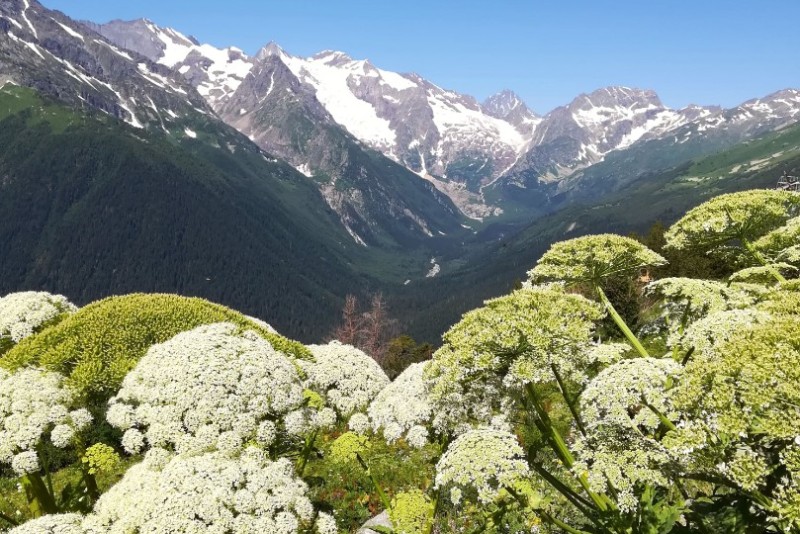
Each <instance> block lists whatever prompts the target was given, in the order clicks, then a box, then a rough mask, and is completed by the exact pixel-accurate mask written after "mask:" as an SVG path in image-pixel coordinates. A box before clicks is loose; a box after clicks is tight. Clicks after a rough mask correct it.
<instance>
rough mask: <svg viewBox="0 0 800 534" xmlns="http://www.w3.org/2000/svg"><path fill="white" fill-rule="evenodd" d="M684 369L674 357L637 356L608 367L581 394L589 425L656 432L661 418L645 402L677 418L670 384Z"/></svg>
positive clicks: (584, 416)
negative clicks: (672, 408) (670, 398)
mask: <svg viewBox="0 0 800 534" xmlns="http://www.w3.org/2000/svg"><path fill="white" fill-rule="evenodd" d="M682 370H683V367H682V366H681V365H680V364H678V363H677V362H675V361H674V360H672V359H671V358H633V359H631V360H622V361H619V362H617V363H615V364H614V365H612V366H611V367H608V368H607V369H604V370H603V371H601V372H600V373H598V375H597V376H596V377H594V378H593V379H592V381H591V382H589V385H588V386H586V389H585V390H584V391H583V393H581V398H580V404H581V413H582V415H583V419H584V420H585V422H586V426H587V428H588V429H590V431H591V429H594V428H596V427H598V426H603V425H612V426H620V427H631V426H632V427H634V428H637V429H641V430H649V431H653V430H655V429H656V428H658V426H659V425H660V424H661V421H660V419H659V417H658V415H656V414H655V413H654V412H653V411H652V410H650V409H649V408H647V407H646V406H645V405H644V403H646V404H648V405H650V406H652V407H654V408H655V409H657V410H658V411H659V413H661V414H663V415H665V416H666V417H668V418H669V417H672V418H675V417H677V414H675V413H673V412H672V410H671V409H670V407H669V403H668V399H667V385H668V382H669V381H670V380H675V379H677V378H678V377H680V375H681V371H682Z"/></svg>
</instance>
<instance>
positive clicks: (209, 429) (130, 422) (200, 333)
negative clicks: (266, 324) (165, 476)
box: [107, 323, 303, 453]
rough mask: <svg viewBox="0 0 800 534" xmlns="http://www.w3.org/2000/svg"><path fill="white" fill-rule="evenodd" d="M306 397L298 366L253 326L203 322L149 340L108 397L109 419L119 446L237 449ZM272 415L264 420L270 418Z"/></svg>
mask: <svg viewBox="0 0 800 534" xmlns="http://www.w3.org/2000/svg"><path fill="white" fill-rule="evenodd" d="M302 404H303V387H302V384H301V381H300V377H299V375H298V372H297V368H296V367H295V365H294V363H293V362H292V361H291V360H289V358H288V357H287V356H285V355H284V354H282V353H280V352H277V351H276V350H275V349H273V348H272V346H271V345H270V344H269V343H268V342H267V341H265V340H264V339H262V338H261V337H259V336H257V335H255V334H254V333H252V332H249V331H247V332H243V333H242V332H240V331H239V328H238V327H237V326H235V325H233V324H230V323H217V324H213V325H207V326H201V327H198V328H196V329H194V330H191V331H189V332H184V333H182V334H178V335H177V336H175V337H174V338H172V339H171V340H169V341H167V342H165V343H161V344H158V345H154V346H153V347H151V348H150V350H148V352H147V354H146V355H145V356H144V357H143V358H142V359H141V360H140V362H139V363H138V364H137V366H136V367H135V368H134V369H133V371H131V372H130V373H129V374H128V376H127V377H126V378H125V380H124V381H123V384H122V388H121V389H120V391H119V393H118V394H117V395H116V396H115V397H114V398H112V400H111V402H110V406H109V409H108V413H107V419H108V421H109V423H111V424H112V425H113V426H115V427H117V428H119V429H120V430H124V431H126V432H125V435H124V436H123V442H122V443H123V446H124V447H125V448H126V450H127V451H128V452H129V453H138V452H141V450H142V449H143V448H144V447H145V446H146V445H147V446H149V447H162V448H167V449H169V450H174V451H176V452H179V453H188V452H202V451H210V450H214V449H219V450H229V451H235V450H237V449H239V448H240V447H241V445H242V444H243V443H244V442H246V441H247V440H250V439H256V440H257V439H259V438H261V439H265V440H267V442H268V443H265V445H266V444H269V443H271V441H272V440H273V439H274V433H275V432H274V430H275V429H274V428H273V427H272V426H271V425H270V424H269V423H272V424H274V423H275V422H278V421H280V420H281V418H282V417H283V416H284V415H285V414H287V413H289V412H291V411H292V410H297V409H298V408H300V407H301V405H302ZM267 422H269V423H267Z"/></svg>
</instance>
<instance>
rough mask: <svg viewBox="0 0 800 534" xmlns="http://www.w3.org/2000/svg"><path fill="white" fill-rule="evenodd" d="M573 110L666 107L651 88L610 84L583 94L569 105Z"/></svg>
mask: <svg viewBox="0 0 800 534" xmlns="http://www.w3.org/2000/svg"><path fill="white" fill-rule="evenodd" d="M567 107H568V108H570V109H571V110H575V109H589V108H598V107H606V108H614V107H625V108H647V107H652V108H664V105H663V104H662V103H661V99H660V98H659V97H658V94H656V92H655V91H653V90H651V89H637V88H631V87H624V86H609V87H603V88H600V89H597V90H595V91H592V92H591V93H589V94H585V93H584V94H581V95H579V96H578V97H577V98H575V99H574V100H573V101H572V102H571V103H570V104H569V105H568V106H567Z"/></svg>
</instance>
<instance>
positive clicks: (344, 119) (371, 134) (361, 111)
mask: <svg viewBox="0 0 800 534" xmlns="http://www.w3.org/2000/svg"><path fill="white" fill-rule="evenodd" d="M332 57H333V58H339V57H341V56H335V55H334V56H331V55H322V54H320V55H317V56H314V57H313V58H309V59H303V58H299V57H294V56H290V55H288V54H286V53H281V60H282V61H283V62H284V63H285V64H286V66H288V67H289V69H290V70H291V71H292V73H293V74H294V75H295V76H297V77H298V78H299V79H300V80H301V81H302V82H305V83H307V84H309V85H311V86H312V87H313V88H314V90H315V91H316V94H317V99H318V100H319V101H320V102H321V103H322V105H323V106H325V109H327V110H328V112H329V113H330V114H331V115H332V116H333V119H334V120H335V121H336V122H338V123H339V124H341V125H342V126H344V127H345V128H347V130H348V131H349V132H350V133H351V134H353V135H354V136H356V137H357V138H358V139H360V140H362V141H364V142H366V143H368V144H370V145H372V146H374V147H377V148H384V149H388V148H390V147H392V146H394V145H395V144H396V142H397V136H396V134H395V132H394V130H392V128H391V127H390V126H389V121H388V120H386V119H383V118H381V117H379V116H378V114H377V111H376V110H375V108H374V107H372V105H371V104H369V103H368V102H365V101H364V100H361V99H359V98H358V97H356V95H354V94H353V92H352V91H351V90H350V87H349V86H348V79H349V78H350V76H351V75H358V74H361V75H363V72H364V62H363V61H349V62H347V63H344V64H339V63H337V62H334V61H332ZM345 57H346V56H345ZM394 81H395V82H396V81H397V80H394Z"/></svg>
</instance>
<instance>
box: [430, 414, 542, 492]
mask: <svg viewBox="0 0 800 534" xmlns="http://www.w3.org/2000/svg"><path fill="white" fill-rule="evenodd" d="M529 476H530V469H529V467H528V464H527V463H526V462H525V454H524V452H523V450H522V447H520V445H519V443H518V442H517V438H516V437H515V436H514V435H513V434H509V433H508V432H503V431H499V430H494V429H489V428H479V429H475V430H470V431H468V432H466V433H464V434H462V435H460V436H459V437H457V438H456V439H455V440H454V441H453V442H452V443H451V444H450V446H449V447H448V448H447V451H445V453H444V454H443V455H442V457H441V458H440V459H439V461H438V463H437V464H436V481H435V487H436V488H437V489H438V488H447V489H449V492H450V500H451V501H452V502H453V504H454V505H456V506H458V505H459V504H461V500H462V498H463V497H468V496H470V495H473V494H474V495H476V496H477V500H478V502H480V503H483V504H488V503H490V502H492V501H493V500H494V499H496V498H497V497H498V495H499V494H500V491H501V490H503V489H504V488H507V487H512V486H514V484H516V483H517V482H519V481H521V480H525V479H527V478H528V477H529ZM465 492H466V493H467V495H465Z"/></svg>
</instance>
